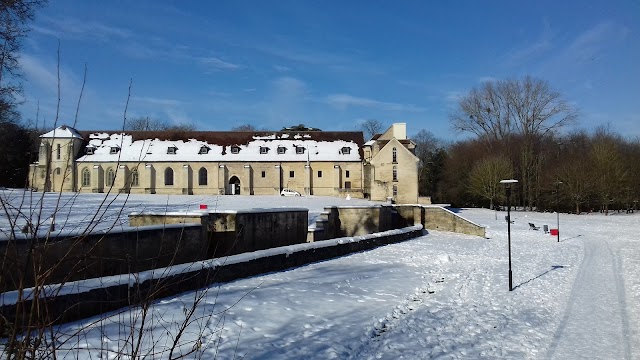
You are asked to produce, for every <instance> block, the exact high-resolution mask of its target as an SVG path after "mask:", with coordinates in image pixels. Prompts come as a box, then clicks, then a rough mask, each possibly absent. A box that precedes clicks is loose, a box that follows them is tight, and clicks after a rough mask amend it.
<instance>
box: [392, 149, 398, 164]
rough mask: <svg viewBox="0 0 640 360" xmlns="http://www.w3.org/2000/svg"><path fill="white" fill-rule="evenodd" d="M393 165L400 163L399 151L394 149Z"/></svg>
mask: <svg viewBox="0 0 640 360" xmlns="http://www.w3.org/2000/svg"><path fill="white" fill-rule="evenodd" d="M392 155H393V163H394V164H395V163H397V162H398V149H396V148H393V154H392Z"/></svg>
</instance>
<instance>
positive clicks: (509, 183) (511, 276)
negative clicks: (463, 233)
mask: <svg viewBox="0 0 640 360" xmlns="http://www.w3.org/2000/svg"><path fill="white" fill-rule="evenodd" d="M517 182H518V180H514V179H509V180H501V181H500V184H504V186H505V188H506V189H507V239H508V246H509V291H513V275H512V273H511V184H515V183H517Z"/></svg>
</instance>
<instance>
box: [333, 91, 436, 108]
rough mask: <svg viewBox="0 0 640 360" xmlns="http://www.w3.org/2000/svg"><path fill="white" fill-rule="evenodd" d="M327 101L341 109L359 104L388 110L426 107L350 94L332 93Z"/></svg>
mask: <svg viewBox="0 0 640 360" xmlns="http://www.w3.org/2000/svg"><path fill="white" fill-rule="evenodd" d="M325 101H326V102H327V103H328V104H329V105H331V106H334V107H337V108H339V109H345V108H347V107H351V106H359V107H366V108H374V109H378V110H386V111H405V112H422V111H425V110H426V109H424V108H421V107H419V106H416V105H412V104H399V103H392V102H385V101H378V100H373V99H368V98H363V97H357V96H352V95H348V94H331V95H329V96H327V98H326V99H325Z"/></svg>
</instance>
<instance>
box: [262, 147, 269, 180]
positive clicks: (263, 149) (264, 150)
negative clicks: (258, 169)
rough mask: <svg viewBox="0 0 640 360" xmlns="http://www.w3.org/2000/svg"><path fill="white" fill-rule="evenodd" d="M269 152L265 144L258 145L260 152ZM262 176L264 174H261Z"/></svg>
mask: <svg viewBox="0 0 640 360" xmlns="http://www.w3.org/2000/svg"><path fill="white" fill-rule="evenodd" d="M268 152H269V148H268V147H266V146H260V154H266V153H268ZM263 177H264V176H263Z"/></svg>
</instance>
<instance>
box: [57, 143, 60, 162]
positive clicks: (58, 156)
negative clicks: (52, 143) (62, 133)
mask: <svg viewBox="0 0 640 360" xmlns="http://www.w3.org/2000/svg"><path fill="white" fill-rule="evenodd" d="M56 159H58V160H60V144H58V146H57V147H56Z"/></svg>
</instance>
